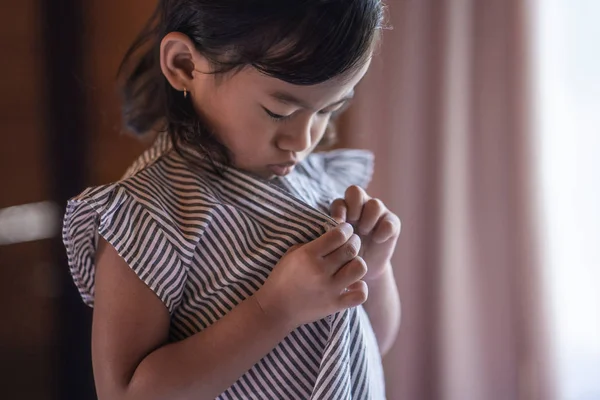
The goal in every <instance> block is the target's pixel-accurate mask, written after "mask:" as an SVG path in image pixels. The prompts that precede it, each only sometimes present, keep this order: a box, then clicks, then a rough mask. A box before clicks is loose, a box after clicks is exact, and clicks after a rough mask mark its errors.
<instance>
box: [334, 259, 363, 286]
mask: <svg viewBox="0 0 600 400" xmlns="http://www.w3.org/2000/svg"><path fill="white" fill-rule="evenodd" d="M366 274H367V263H366V262H365V260H363V259H362V258H361V257H355V258H353V259H352V260H351V261H350V262H348V263H346V265H344V266H343V267H342V268H340V269H339V270H338V271H337V272H336V273H335V275H334V276H333V281H334V285H335V286H336V288H338V289H339V290H342V289H344V288H348V287H349V286H351V285H352V284H354V283H355V282H357V281H358V280H360V279H361V278H362V277H364V276H365V275H366Z"/></svg>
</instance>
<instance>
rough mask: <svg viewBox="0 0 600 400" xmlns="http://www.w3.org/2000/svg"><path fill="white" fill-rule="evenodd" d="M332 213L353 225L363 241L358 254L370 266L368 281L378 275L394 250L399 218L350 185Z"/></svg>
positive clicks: (361, 190) (398, 229)
mask: <svg viewBox="0 0 600 400" xmlns="http://www.w3.org/2000/svg"><path fill="white" fill-rule="evenodd" d="M331 216H332V217H333V219H335V220H336V221H338V222H340V223H342V222H348V223H351V224H352V225H353V226H354V228H355V230H356V232H358V234H359V236H360V238H361V241H362V247H361V249H360V252H359V255H360V256H362V257H363V258H364V260H365V262H366V263H367V267H368V269H369V270H368V272H367V274H366V275H365V277H364V279H365V281H367V282H368V281H370V280H373V279H376V278H378V277H379V276H380V275H381V274H382V273H383V272H384V271H385V268H386V266H388V265H389V263H390V260H391V258H392V255H393V254H394V250H395V248H396V243H397V241H398V237H399V236H400V218H398V217H397V216H396V215H395V214H393V213H392V212H390V211H389V210H388V209H387V208H386V207H385V205H384V204H383V202H381V200H378V199H373V198H371V197H369V195H368V194H367V193H366V192H365V191H364V190H363V189H361V188H360V187H358V186H350V187H349V188H348V189H347V190H346V193H345V195H344V198H343V199H337V200H335V201H334V202H333V203H332V204H331Z"/></svg>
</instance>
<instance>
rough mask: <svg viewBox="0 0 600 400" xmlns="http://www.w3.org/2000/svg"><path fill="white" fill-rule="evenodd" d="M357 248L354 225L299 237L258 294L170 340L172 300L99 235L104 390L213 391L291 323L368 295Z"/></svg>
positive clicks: (98, 349)
mask: <svg viewBox="0 0 600 400" xmlns="http://www.w3.org/2000/svg"><path fill="white" fill-rule="evenodd" d="M359 248H360V239H359V238H358V236H356V235H353V234H352V227H351V226H350V225H348V224H343V225H342V226H340V227H339V228H337V229H333V230H330V231H329V232H327V233H325V234H324V235H323V236H321V237H319V238H317V239H315V240H314V241H312V242H310V243H308V244H305V245H302V246H296V248H295V249H290V251H288V253H286V254H285V255H284V256H283V257H282V258H281V260H280V261H279V262H278V263H277V265H276V266H275V268H274V269H273V271H272V273H271V274H270V276H269V278H268V279H267V280H266V282H265V284H264V285H263V286H262V287H261V288H260V289H259V290H258V291H257V292H256V293H255V294H254V295H253V296H251V297H250V298H248V299H247V300H245V301H243V302H241V303H240V304H239V305H237V306H236V307H235V308H233V309H232V310H231V311H230V312H229V313H228V314H226V315H225V316H224V317H223V318H221V319H219V320H218V321H217V322H215V323H214V324H213V325H211V326H210V327H208V328H206V329H204V330H202V331H201V332H199V333H196V334H194V335H192V336H190V337H188V338H187V339H185V340H182V341H180V342H176V343H168V335H169V325H170V315H169V312H168V310H167V308H166V307H165V305H164V304H163V303H162V301H161V300H160V299H159V298H158V297H157V296H156V295H155V293H154V292H153V291H152V290H151V289H149V288H148V287H147V286H146V284H144V283H143V282H142V281H141V280H140V279H139V278H138V276H137V275H136V274H135V273H134V272H133V271H132V270H131V269H130V268H129V266H128V265H127V264H126V263H125V261H124V260H123V259H122V258H121V257H120V256H119V255H118V254H117V252H116V250H115V249H114V248H113V247H112V246H111V245H109V244H108V243H106V242H105V241H104V240H100V243H99V248H98V256H97V262H96V282H95V304H94V320H93V326H92V359H93V365H94V378H95V381H96V387H97V392H98V398H99V399H100V400H106V399H110V400H137V399H143V400H159V399H168V400H178V399H194V400H198V399H214V398H215V397H216V396H218V395H219V394H221V393H222V392H223V391H225V390H226V389H227V388H228V387H230V386H231V385H232V384H234V383H235V381H236V380H238V379H239V377H240V376H242V375H243V374H244V373H245V372H246V371H247V370H249V369H250V368H251V367H252V366H253V365H254V364H256V363H257V362H258V361H259V360H260V359H261V358H263V357H264V356H265V355H266V354H267V353H268V352H269V351H271V350H272V349H273V348H274V347H275V346H276V345H277V344H278V343H279V342H280V341H282V340H283V339H284V338H285V336H287V335H288V334H289V333H290V332H291V331H292V330H293V329H294V328H295V327H297V326H299V325H302V324H306V323H309V322H312V321H316V320H318V319H321V318H324V317H325V316H327V315H331V314H334V313H336V312H338V311H341V310H344V309H346V308H349V307H356V306H358V305H359V304H362V303H364V301H365V300H366V296H367V292H366V291H367V289H366V284H365V282H363V281H362V280H361V278H362V277H363V276H364V275H365V273H366V272H367V267H366V265H365V263H364V261H363V260H362V259H361V258H359V257H356V255H357V252H358V249H359ZM344 288H349V291H347V292H344V291H343V289H344Z"/></svg>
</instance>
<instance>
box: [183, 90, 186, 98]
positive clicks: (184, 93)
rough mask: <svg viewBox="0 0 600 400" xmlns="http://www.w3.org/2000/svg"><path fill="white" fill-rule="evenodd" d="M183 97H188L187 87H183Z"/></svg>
mask: <svg viewBox="0 0 600 400" xmlns="http://www.w3.org/2000/svg"><path fill="white" fill-rule="evenodd" d="M183 98H184V99H187V89H186V88H185V87H184V88H183Z"/></svg>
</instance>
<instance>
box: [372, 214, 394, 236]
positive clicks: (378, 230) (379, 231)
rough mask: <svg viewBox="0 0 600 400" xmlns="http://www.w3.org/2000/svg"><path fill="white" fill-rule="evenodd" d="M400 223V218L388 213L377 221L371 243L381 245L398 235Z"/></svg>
mask: <svg viewBox="0 0 600 400" xmlns="http://www.w3.org/2000/svg"><path fill="white" fill-rule="evenodd" d="M400 229H401V223H400V218H398V217H397V216H395V215H393V214H391V213H388V214H387V215H385V216H384V217H383V218H381V219H380V220H379V222H378V223H377V225H376V226H375V229H374V231H373V236H372V238H373V241H374V242H375V243H383V242H385V241H388V240H390V239H391V238H394V237H398V236H399V235H400Z"/></svg>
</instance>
